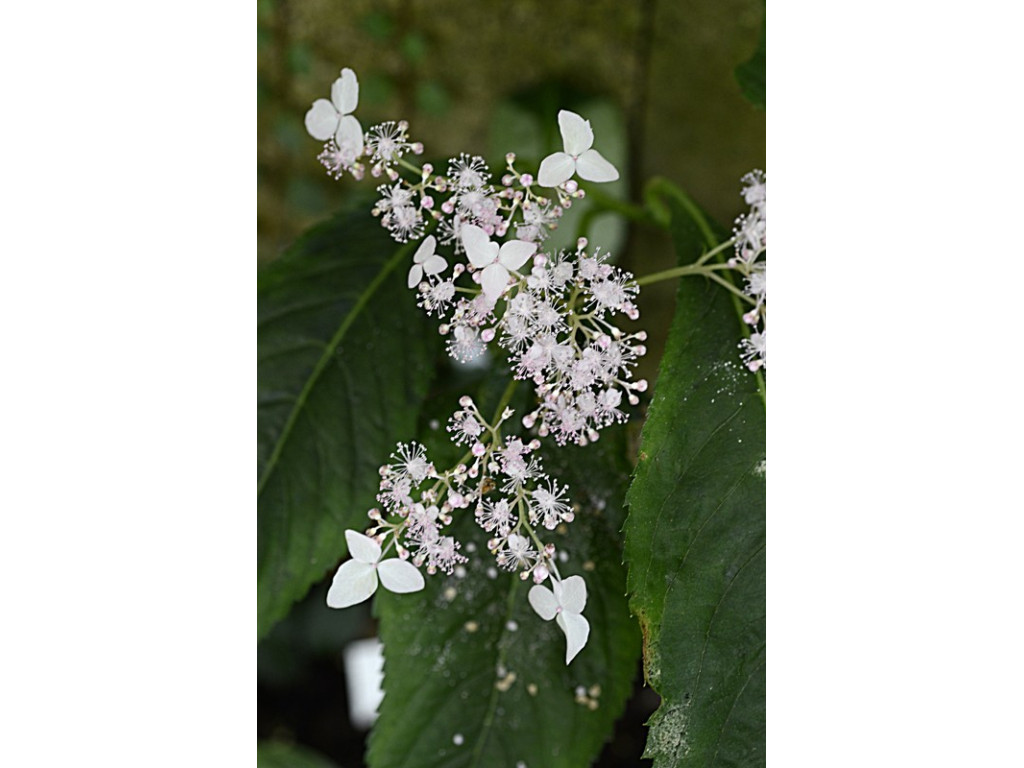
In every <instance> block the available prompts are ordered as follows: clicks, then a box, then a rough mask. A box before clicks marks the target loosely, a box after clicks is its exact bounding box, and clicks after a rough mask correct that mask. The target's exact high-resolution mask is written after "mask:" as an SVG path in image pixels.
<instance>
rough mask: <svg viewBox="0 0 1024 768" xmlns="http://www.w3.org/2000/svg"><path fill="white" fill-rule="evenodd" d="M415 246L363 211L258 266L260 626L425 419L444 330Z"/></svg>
mask: <svg viewBox="0 0 1024 768" xmlns="http://www.w3.org/2000/svg"><path fill="white" fill-rule="evenodd" d="M413 245H414V244H409V245H405V246H401V247H399V246H397V245H396V244H395V242H394V241H393V240H391V238H390V237H389V236H388V235H387V233H386V232H385V231H384V230H383V229H382V227H381V226H380V225H379V223H378V222H377V221H376V220H375V219H373V218H372V217H371V216H370V215H369V213H367V212H366V211H365V209H362V210H358V211H355V210H353V212H351V213H345V214H342V215H339V216H337V217H335V218H334V219H332V220H330V221H328V222H326V223H324V224H321V225H319V226H317V227H315V228H314V229H312V230H310V231H309V232H308V233H307V234H305V235H304V236H303V237H302V238H301V239H300V240H299V241H298V242H296V243H295V245H294V246H292V248H291V249H290V250H289V251H288V252H287V253H286V254H284V255H283V256H282V257H281V258H280V259H279V260H278V261H276V262H274V263H272V264H271V265H270V266H269V267H268V268H267V269H266V270H264V271H263V273H262V274H261V275H260V277H259V286H258V300H257V311H258V317H259V325H258V331H257V346H258V355H259V362H258V369H257V371H258V373H257V375H258V420H257V432H258V442H259V446H258V467H257V468H258V477H259V483H258V491H257V497H258V539H259V540H258V560H257V602H258V618H257V624H258V634H259V636H260V637H262V636H263V635H265V634H266V632H267V630H269V629H270V627H271V626H273V624H274V623H275V622H276V621H278V620H279V619H280V618H281V617H283V616H284V615H285V614H286V613H287V612H288V609H289V608H290V606H291V605H292V603H294V602H295V601H296V600H298V599H299V598H301V597H302V596H303V595H304V594H305V593H306V591H307V590H308V589H309V587H310V585H311V584H313V583H314V582H316V581H318V580H319V579H321V578H323V577H324V575H325V573H326V572H328V571H329V570H330V569H332V568H333V567H334V566H335V565H336V564H337V563H338V561H339V560H340V559H341V558H342V557H343V556H344V555H345V553H346V552H347V548H346V545H345V535H344V530H345V528H346V527H352V528H363V527H365V522H366V511H367V509H369V508H370V507H371V506H372V505H373V502H374V497H375V494H376V491H377V484H378V482H379V480H380V477H379V475H378V474H377V468H378V467H379V466H380V464H382V463H384V462H385V461H386V460H387V458H388V455H389V454H390V453H391V451H392V450H394V444H395V441H396V440H397V439H398V438H399V437H401V436H403V435H406V434H409V433H411V432H412V431H413V430H414V429H415V424H416V418H417V416H418V414H419V410H420V406H421V404H422V401H423V398H424V397H425V394H426V389H427V386H428V384H429V382H430V378H431V375H432V368H431V366H430V360H431V355H430V350H432V349H434V348H435V347H436V334H431V333H430V330H431V324H430V323H429V322H426V321H425V320H424V318H423V317H422V313H420V312H419V310H418V309H417V307H416V303H415V297H414V296H413V294H412V291H410V290H408V289H407V288H406V286H405V276H406V269H407V267H408V266H409V265H411V263H412V248H413ZM432 338H433V339H434V341H433V342H431V339H432Z"/></svg>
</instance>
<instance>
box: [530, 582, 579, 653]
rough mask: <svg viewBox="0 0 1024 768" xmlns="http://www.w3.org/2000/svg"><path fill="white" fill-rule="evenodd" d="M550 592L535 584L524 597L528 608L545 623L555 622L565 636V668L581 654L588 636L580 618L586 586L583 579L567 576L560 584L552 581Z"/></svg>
mask: <svg viewBox="0 0 1024 768" xmlns="http://www.w3.org/2000/svg"><path fill="white" fill-rule="evenodd" d="M551 586H553V587H554V592H552V591H551V590H550V589H548V588H547V587H542V586H541V585H540V584H537V585H536V586H534V587H533V588H532V589H531V590H530V594H529V595H528V596H527V597H528V598H529V600H530V605H531V606H532V607H533V610H534V611H536V612H537V615H538V616H540V617H541V618H542V619H544V621H551V619H554V620H555V621H556V622H557V623H558V626H559V627H560V628H561V630H562V631H563V632H564V633H565V641H566V642H565V663H566V664H568V663H569V662H570V661H572V660H573V658H574V657H575V656H576V654H577V653H579V652H580V651H581V650H583V646H585V645H586V644H587V638H588V637H589V636H590V623H589V622H588V621H587V620H586V619H585V618H583V616H582V615H581V614H582V613H583V608H584V606H586V604H587V584H586V582H585V581H583V577H582V576H570V577H569V578H567V579H564V580H563V581H558V580H557V579H555V578H554V577H552V579H551Z"/></svg>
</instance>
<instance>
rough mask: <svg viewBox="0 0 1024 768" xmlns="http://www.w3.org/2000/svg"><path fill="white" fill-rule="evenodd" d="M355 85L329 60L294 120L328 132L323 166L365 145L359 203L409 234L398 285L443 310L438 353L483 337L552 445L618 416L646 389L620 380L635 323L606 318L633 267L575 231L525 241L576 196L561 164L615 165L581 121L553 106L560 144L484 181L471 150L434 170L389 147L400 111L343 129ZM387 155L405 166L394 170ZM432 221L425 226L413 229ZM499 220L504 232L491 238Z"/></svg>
mask: <svg viewBox="0 0 1024 768" xmlns="http://www.w3.org/2000/svg"><path fill="white" fill-rule="evenodd" d="M358 92H359V91H358V82H357V81H356V77H355V74H354V73H353V72H352V70H350V69H345V70H342V75H341V77H340V78H339V79H338V80H337V82H335V84H334V87H333V88H332V89H331V101H327V100H326V99H319V100H317V101H316V102H315V103H314V104H313V107H312V108H311V109H310V111H309V114H307V116H306V126H307V128H308V129H309V132H310V133H311V134H312V135H313V136H314V137H316V138H321V139H324V138H326V139H328V145H327V147H325V149H324V153H323V154H322V155H321V161H322V162H324V164H325V165H326V166H327V168H328V171H329V172H330V173H331V174H332V175H334V176H335V177H338V176H340V175H341V173H342V172H344V171H345V170H348V171H351V172H352V173H353V175H355V176H357V177H359V176H361V175H362V173H363V167H362V165H361V164H360V163H359V160H360V158H362V157H366V158H368V162H370V163H372V168H371V174H372V175H374V176H381V175H382V174H386V175H387V176H388V178H389V179H390V181H389V183H387V184H382V185H381V186H379V187H378V188H377V191H378V192H379V193H380V199H379V200H378V201H377V203H376V205H375V206H374V207H373V210H372V213H373V215H374V216H377V217H379V218H380V221H381V224H382V225H383V226H384V227H385V228H386V229H387V230H388V231H389V232H390V233H391V235H392V237H394V238H395V239H396V240H398V241H399V242H408V241H410V240H419V239H421V238H422V243H421V244H420V246H419V248H418V249H417V251H416V253H415V254H414V256H413V263H412V266H411V268H410V269H409V276H408V285H409V287H410V288H413V289H415V290H417V291H418V293H419V305H420V306H421V307H422V308H423V309H424V310H425V311H426V312H427V314H428V315H435V314H436V315H437V316H438V317H439V318H443V319H446V320H447V322H445V323H444V324H443V325H442V326H441V328H440V331H441V333H442V334H443V335H445V336H447V348H448V352H449V354H450V355H451V356H452V357H454V358H455V359H457V360H459V361H461V362H469V361H470V360H473V359H474V358H477V357H479V356H480V355H482V354H484V351H485V350H486V348H487V345H488V344H489V343H490V342H491V341H492V340H494V339H495V338H497V340H498V345H499V346H501V347H503V348H504V349H505V350H506V352H507V355H508V361H509V364H510V366H511V368H512V371H513V375H514V376H515V377H516V378H519V379H530V380H532V381H533V382H534V384H535V386H536V392H537V395H538V399H539V401H540V405H539V407H538V408H537V410H536V411H534V412H533V413H530V414H528V415H527V416H526V417H525V419H524V424H525V426H527V428H532V427H533V426H534V425H538V427H537V429H538V434H539V435H540V436H542V437H543V436H546V435H548V434H550V435H553V436H554V439H555V440H556V442H558V443H559V444H561V445H564V444H566V443H570V442H571V443H577V444H579V445H585V444H586V443H587V442H589V441H593V440H596V439H597V437H598V431H599V430H600V429H602V428H603V427H606V426H608V425H609V424H612V423H615V422H620V421H623V420H625V419H626V414H625V413H624V412H623V411H622V410H621V406H622V404H623V400H625V401H626V402H628V403H630V404H631V405H636V404H637V403H638V402H639V398H638V397H637V393H639V392H643V391H644V390H645V389H646V388H647V382H646V381H644V380H639V381H633V380H632V371H633V369H634V368H635V366H636V362H637V359H638V358H639V357H641V356H643V355H644V353H645V352H646V348H645V346H644V344H643V342H644V341H645V340H646V334H645V333H644V332H638V333H633V334H627V333H624V332H623V331H621V330H620V329H619V328H618V327H616V326H615V325H613V324H612V322H611V320H612V318H614V316H615V315H617V314H623V315H625V316H626V317H628V318H629V319H631V320H636V319H637V318H638V317H639V312H638V310H637V307H636V303H635V302H636V297H637V294H638V292H639V289H638V287H637V285H636V283H635V282H634V281H633V276H632V275H631V274H629V273H628V272H623V271H622V270H620V269H618V268H617V267H615V266H613V265H611V264H608V263H607V260H608V254H607V253H602V252H600V251H599V250H595V251H594V252H593V253H590V254H588V253H587V251H586V250H585V248H586V241H585V240H581V241H580V243H579V244H578V247H577V250H576V252H575V253H570V254H567V253H565V252H560V253H542V252H540V251H539V246H540V244H541V243H542V242H543V240H544V239H545V237H546V236H547V234H548V232H549V231H550V230H551V229H553V228H554V227H555V226H556V225H557V222H558V219H559V218H560V217H561V215H562V213H563V211H565V210H566V209H568V208H569V207H570V206H571V205H572V201H573V200H574V199H578V198H580V197H582V196H583V191H582V190H580V189H579V187H578V185H577V183H576V182H575V181H573V179H572V177H573V176H574V175H578V176H579V177H580V178H582V179H585V180H588V181H594V182H606V181H614V180H615V179H617V178H618V177H619V173H618V171H617V170H616V169H615V167H614V166H613V165H612V164H611V163H609V162H608V161H607V160H606V159H605V158H604V157H603V156H602V155H601V154H600V153H599V152H598V151H597V150H596V149H594V148H593V144H594V132H593V130H592V129H591V127H590V123H589V122H588V121H587V120H584V119H583V118H582V117H581V116H579V115H577V114H576V113H574V112H569V111H567V110H562V111H560V112H559V113H558V126H559V130H560V131H561V134H562V146H563V150H564V151H562V152H555V153H553V154H551V155H549V156H548V157H546V158H544V160H543V161H542V162H541V164H540V168H539V170H538V173H537V178H536V179H534V177H533V176H532V175H531V174H528V173H519V172H518V171H517V170H516V169H515V155H513V154H511V153H510V154H509V155H507V156H506V160H507V162H508V172H507V173H506V174H505V175H504V176H503V177H502V179H501V184H500V185H499V186H495V185H493V184H492V183H491V179H492V175H491V171H490V169H489V168H488V167H487V164H486V163H485V162H484V160H483V158H481V157H476V156H471V155H468V154H465V153H463V154H460V155H459V156H458V157H457V158H452V159H451V160H450V161H449V163H448V169H447V173H446V174H445V175H437V174H434V169H433V167H432V166H431V165H430V164H426V165H424V166H422V167H416V166H414V165H412V164H409V163H407V162H406V161H405V160H404V159H403V155H405V154H406V153H408V152H412V153H414V154H418V153H420V152H422V151H423V147H422V145H420V144H414V143H411V142H410V141H409V139H408V125H407V124H406V123H405V122H404V121H403V122H400V123H391V122H389V123H384V124H382V125H379V126H374V127H373V128H371V129H370V130H369V131H368V132H367V134H366V135H365V136H362V135H361V134H360V137H359V140H358V141H357V140H356V138H355V134H354V131H355V127H354V126H358V122H357V121H356V120H355V117H354V116H353V115H352V114H351V113H352V112H353V111H354V110H355V108H356V105H357V102H358ZM332 142H333V144H332ZM343 145H344V147H346V150H345V152H342V150H341V149H340V148H341V147H342V146H343ZM357 149H358V152H357V153H356V150H357ZM353 153H356V154H353ZM398 168H405V169H407V170H410V171H412V172H414V176H415V178H414V179H413V180H412V181H409V180H407V179H405V178H403V177H402V176H401V175H400V174H399V172H398ZM538 187H540V188H547V189H550V190H552V192H553V195H554V197H553V198H549V197H544V196H542V195H540V194H539V193H538V191H537V188H538ZM438 195H445V196H446V197H445V199H444V200H443V202H440V203H438V202H437V200H436V199H435V198H436V197H437V196H438ZM438 199H440V198H438ZM435 225H436V234H428V235H426V236H425V237H424V235H425V234H426V232H427V229H428V228H429V227H432V226H435ZM510 231H514V233H515V237H514V238H511V237H510V238H509V239H507V240H505V241H504V242H497V241H495V240H492V238H503V237H505V236H506V235H508V234H509V233H510ZM438 246H451V247H452V250H453V254H452V260H453V267H452V270H451V273H450V274H449V275H446V273H447V272H448V263H449V261H448V259H446V258H445V257H444V256H442V255H440V254H439V253H437V248H438ZM459 257H464V258H461V259H460V258H459ZM462 275H467V276H468V277H467V278H466V280H465V281H464V282H465V283H466V284H465V285H457V281H458V280H459V278H460V277H461V276H462ZM460 294H461V295H460Z"/></svg>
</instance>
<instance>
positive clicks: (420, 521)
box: [327, 396, 589, 663]
mask: <svg viewBox="0 0 1024 768" xmlns="http://www.w3.org/2000/svg"><path fill="white" fill-rule="evenodd" d="M459 405H460V408H459V410H458V411H456V412H455V413H454V414H453V415H452V417H451V419H450V420H449V422H448V427H447V429H448V432H449V433H450V436H451V440H452V442H454V443H456V444H457V445H465V446H467V447H468V448H469V451H468V452H467V454H466V456H465V457H463V460H462V461H460V462H459V463H458V464H456V466H454V467H453V468H451V469H449V470H447V471H445V472H438V471H437V470H436V469H435V467H434V465H433V463H431V462H430V461H429V460H428V459H427V454H426V449H425V448H424V447H423V446H422V445H420V444H418V443H415V442H413V443H407V444H403V443H399V444H398V448H397V450H396V451H395V452H394V453H393V454H392V455H391V463H390V464H385V465H384V466H382V467H381V468H380V477H381V480H380V489H379V490H380V492H379V493H378V495H377V501H378V502H379V503H380V505H381V506H380V508H375V509H372V510H370V512H369V517H370V519H371V520H373V521H374V525H373V527H371V528H370V529H369V530H368V531H367V532H366V534H368V535H366V534H361V533H359V532H357V531H351V530H350V531H346V532H345V535H346V538H347V540H348V542H349V550H350V553H351V554H352V560H349V561H347V562H345V563H343V564H342V566H341V567H340V568H339V569H338V571H337V573H336V574H335V576H334V581H333V583H332V585H331V589H330V591H329V592H328V596H327V602H328V605H330V606H331V607H333V608H345V607H348V606H349V605H354V604H355V603H358V602H362V601H363V600H366V599H367V598H369V597H370V595H372V594H373V592H374V591H375V590H376V588H377V584H378V574H379V581H380V583H383V584H384V586H385V587H386V588H388V589H390V590H391V591H394V592H413V591H417V590H419V589H422V588H423V586H424V581H423V577H422V575H421V574H420V571H419V569H420V568H425V569H426V571H427V573H428V574H434V573H436V572H438V571H443V572H445V573H448V574H451V573H452V572H453V571H454V570H455V568H456V567H457V566H459V565H460V564H461V563H464V562H466V561H467V557H466V556H465V555H463V554H462V552H461V549H462V544H461V543H460V542H458V541H456V540H455V538H454V537H452V536H450V535H445V533H444V529H445V528H447V527H448V526H449V525H450V524H451V522H452V519H453V515H454V514H457V513H458V511H459V510H463V509H465V510H469V509H472V510H473V515H474V518H475V520H476V523H477V524H478V525H479V526H480V528H482V529H483V530H484V531H485V532H486V533H487V534H488V535H489V537H490V538H489V540H488V542H487V548H488V550H490V552H491V554H492V555H493V556H494V557H495V560H496V562H497V565H498V566H499V567H501V568H503V569H505V570H507V571H513V572H519V575H520V578H522V579H524V580H525V579H528V578H531V577H532V579H533V581H534V583H535V585H541V584H543V583H544V582H545V581H547V580H549V579H550V580H551V582H552V587H553V590H554V591H552V590H549V589H548V588H546V587H544V588H542V590H541V591H536V586H535V587H534V590H533V591H531V593H530V603H531V605H533V606H534V608H535V609H536V610H537V612H538V613H539V614H540V615H541V616H542V617H544V618H545V619H550V618H552V617H553V616H554V615H555V614H556V613H559V614H561V612H562V611H561V610H558V611H554V610H552V611H549V608H550V607H551V605H553V604H554V603H552V600H554V601H555V602H556V603H557V602H558V600H561V601H562V602H563V603H564V608H565V610H566V611H568V612H569V613H570V615H572V616H573V617H574V618H572V619H571V620H570V619H568V618H567V619H565V620H561V621H559V626H560V627H561V628H562V630H563V632H565V633H566V637H567V638H568V647H569V650H570V651H571V653H567V655H566V663H568V662H569V661H571V660H572V657H573V656H575V655H576V653H578V652H579V650H580V649H582V648H583V646H584V644H585V643H586V638H587V635H588V634H589V625H588V624H587V622H586V619H584V618H583V617H582V616H580V615H579V614H580V612H581V611H582V610H583V605H584V603H585V602H586V585H585V584H584V583H583V579H582V578H581V577H579V576H573V577H570V578H568V579H565V580H564V582H563V580H562V578H561V576H560V574H559V573H558V566H557V565H556V564H555V546H554V544H551V543H545V542H543V541H542V540H541V538H540V536H539V534H538V530H539V529H541V528H544V529H546V530H549V531H550V530H554V529H555V528H556V527H557V526H558V525H560V524H562V523H571V522H572V521H573V519H574V517H575V513H574V512H573V509H572V507H571V506H570V504H569V499H568V488H566V487H565V486H564V485H562V484H560V483H559V482H558V480H556V479H553V478H551V477H550V476H548V475H547V474H546V473H545V472H544V470H543V467H542V464H541V461H540V458H539V457H538V456H537V455H536V451H537V449H538V448H540V441H538V440H532V441H530V442H528V443H524V442H523V441H522V439H520V438H518V437H503V436H502V434H501V427H502V425H503V424H504V423H505V422H506V421H507V420H508V419H509V418H510V417H511V416H512V411H511V410H510V409H507V408H506V409H505V410H504V411H503V412H502V414H501V415H500V417H499V418H498V419H497V421H496V423H495V424H493V425H492V424H490V423H488V422H487V421H486V420H485V419H484V417H483V416H482V415H481V414H480V411H479V410H478V409H477V407H476V404H475V403H474V402H473V400H472V399H471V398H470V397H468V396H465V397H462V398H461V399H460V400H459ZM392 548H393V549H394V550H395V552H396V553H397V558H391V559H382V558H383V556H384V554H386V553H387V552H389V551H390V550H391V549H392ZM563 585H565V586H563ZM546 595H550V596H551V597H550V599H549V598H547V597H546ZM559 596H560V597H559ZM538 601H539V602H538ZM538 606H540V607H538ZM574 609H575V610H574ZM548 613H550V614H551V615H548Z"/></svg>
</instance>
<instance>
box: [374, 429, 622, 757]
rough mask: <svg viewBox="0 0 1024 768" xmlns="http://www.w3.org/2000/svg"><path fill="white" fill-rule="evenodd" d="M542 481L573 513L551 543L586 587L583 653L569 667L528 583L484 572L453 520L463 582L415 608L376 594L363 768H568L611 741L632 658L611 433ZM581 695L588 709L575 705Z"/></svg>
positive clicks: (488, 562) (430, 594)
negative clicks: (531, 599) (532, 602)
mask: <svg viewBox="0 0 1024 768" xmlns="http://www.w3.org/2000/svg"><path fill="white" fill-rule="evenodd" d="M488 413H489V412H488ZM545 467H546V468H547V470H548V471H549V472H550V473H551V474H552V476H554V477H557V478H558V479H559V480H564V481H567V482H568V483H569V484H570V495H571V497H572V499H573V501H574V502H578V503H579V505H580V511H579V512H578V514H577V517H576V519H575V520H574V521H573V522H572V524H571V525H569V526H567V530H566V532H565V533H563V534H555V535H554V536H553V540H554V542H555V543H556V546H558V547H559V548H560V549H564V551H566V552H567V553H568V554H569V560H568V562H567V563H564V564H560V566H559V568H560V572H561V573H562V575H563V576H568V575H572V574H579V575H581V576H583V577H584V579H585V580H586V582H587V590H588V599H587V606H586V610H585V611H584V615H585V616H586V617H587V619H588V621H589V622H590V626H591V632H590V638H589V642H588V644H587V646H586V647H585V648H584V649H583V650H582V651H581V652H580V654H579V655H578V656H577V657H576V658H575V659H573V661H572V663H571V664H570V665H568V666H566V664H565V636H564V635H563V634H562V632H561V631H560V630H559V629H558V627H557V626H556V624H555V622H553V621H550V622H545V621H543V620H542V619H541V618H540V617H539V616H537V614H535V613H534V612H533V609H532V608H530V606H529V603H528V602H527V599H526V595H527V592H528V591H529V588H530V586H531V585H532V582H523V581H521V580H520V579H519V577H518V575H515V574H509V573H507V572H505V571H497V570H495V568H494V558H493V557H492V556H491V555H490V554H489V553H488V552H487V550H486V548H485V537H486V534H484V533H483V532H482V531H481V530H480V529H479V528H477V527H476V525H475V523H474V522H473V519H472V518H473V515H472V514H471V513H470V514H463V515H462V517H461V518H457V519H456V521H455V523H453V525H454V526H455V531H456V534H455V535H456V538H458V539H459V540H460V541H462V542H464V546H465V542H469V541H474V542H476V551H475V552H473V553H472V554H471V555H470V562H469V563H467V564H466V571H467V573H466V575H465V577H464V578H461V579H460V578H458V577H457V576H451V577H445V576H443V575H438V576H434V577H428V578H427V587H426V589H425V590H424V591H423V592H420V593H416V594H414V595H393V594H391V593H387V592H384V591H383V590H379V591H378V592H377V606H376V608H377V611H378V613H379V615H380V619H381V623H380V633H381V640H382V641H383V643H384V648H385V663H384V690H385V695H384V701H383V704H382V705H381V710H380V719H379V720H378V722H377V724H376V726H375V727H374V730H373V733H372V734H371V738H370V750H369V755H368V760H369V764H370V765H371V766H373V768H391V767H392V766H396V767H397V766H401V767H402V768H428V767H430V766H438V767H439V766H445V767H446V768H458V767H460V766H461V767H480V768H490V767H491V766H509V768H512V766H515V765H517V764H518V763H519V762H520V761H521V762H522V763H524V764H525V765H527V766H544V768H559V767H560V766H566V767H567V768H568V767H569V766H571V767H572V768H576V767H577V766H584V765H589V764H590V762H591V761H592V760H593V759H594V758H595V756H596V755H597V753H598V751H599V750H600V748H601V745H602V744H603V743H604V741H605V740H606V739H607V737H608V736H609V735H610V734H611V731H612V727H613V724H614V722H615V719H616V718H617V717H618V716H619V715H620V714H621V712H622V709H623V707H624V705H625V701H626V699H627V697H628V695H629V693H630V689H631V683H632V680H633V676H634V674H635V672H636V662H637V658H638V656H639V636H638V633H637V627H636V623H635V622H634V621H633V620H632V619H631V618H630V616H629V612H628V609H627V606H626V599H625V597H624V594H625V572H624V568H623V567H622V565H621V561H622V557H621V544H620V536H619V533H618V532H619V529H620V527H621V524H622V519H623V509H622V504H623V496H624V491H625V487H626V483H627V482H628V463H627V462H626V453H625V448H624V439H623V436H622V433H621V430H619V431H618V432H617V431H616V430H614V429H608V430H605V433H604V435H603V436H602V438H601V440H600V441H599V442H598V443H595V444H593V445H590V446H587V447H586V448H575V447H572V448H564V449H558V450H556V451H553V452H552V453H551V454H550V455H546V456H545ZM579 686H582V687H583V688H585V689H588V690H592V692H593V693H594V694H595V695H594V696H593V697H592V700H593V702H594V704H588V703H587V699H590V698H591V697H590V696H589V695H588V696H587V699H584V700H582V702H578V701H577V700H576V693H575V691H576V689H577V687H579ZM594 686H599V689H598V688H595V687H594ZM591 707H594V708H591Z"/></svg>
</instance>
